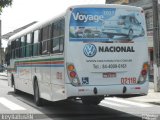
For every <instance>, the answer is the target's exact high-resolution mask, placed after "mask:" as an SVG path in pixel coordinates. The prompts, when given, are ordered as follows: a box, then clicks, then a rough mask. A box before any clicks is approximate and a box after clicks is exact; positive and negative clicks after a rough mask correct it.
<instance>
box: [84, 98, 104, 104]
mask: <svg viewBox="0 0 160 120" xmlns="http://www.w3.org/2000/svg"><path fill="white" fill-rule="evenodd" d="M102 99H104V97H83V98H82V103H83V104H85V105H98V104H99V103H100V102H101V100H102Z"/></svg>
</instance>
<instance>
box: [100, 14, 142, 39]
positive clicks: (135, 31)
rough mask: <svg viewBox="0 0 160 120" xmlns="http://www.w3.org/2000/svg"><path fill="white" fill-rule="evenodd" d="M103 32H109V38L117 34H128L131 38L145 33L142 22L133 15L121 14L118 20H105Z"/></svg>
mask: <svg viewBox="0 0 160 120" xmlns="http://www.w3.org/2000/svg"><path fill="white" fill-rule="evenodd" d="M102 33H103V34H107V36H108V37H109V38H113V37H114V36H115V35H120V36H121V35H123V36H127V37H128V39H129V40H132V39H133V38H134V37H135V36H144V34H145V32H144V29H143V27H142V25H141V23H140V22H139V21H138V20H137V19H136V17H135V16H131V15H124V16H119V17H118V20H113V19H112V20H107V21H104V22H103V29H102Z"/></svg>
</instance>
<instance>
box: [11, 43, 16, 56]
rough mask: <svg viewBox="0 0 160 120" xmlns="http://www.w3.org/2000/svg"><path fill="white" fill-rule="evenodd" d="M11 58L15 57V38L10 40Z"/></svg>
mask: <svg viewBox="0 0 160 120" xmlns="http://www.w3.org/2000/svg"><path fill="white" fill-rule="evenodd" d="M11 58H12V59H14V58H15V40H13V41H11Z"/></svg>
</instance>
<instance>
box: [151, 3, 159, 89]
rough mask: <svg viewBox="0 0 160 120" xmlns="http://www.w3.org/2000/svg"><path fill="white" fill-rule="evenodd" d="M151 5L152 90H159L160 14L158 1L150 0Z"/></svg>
mask: <svg viewBox="0 0 160 120" xmlns="http://www.w3.org/2000/svg"><path fill="white" fill-rule="evenodd" d="M152 3H153V6H152V9H153V45H154V63H153V66H154V91H155V92H160V27H159V25H160V22H159V20H160V15H159V11H160V10H159V9H160V7H159V4H158V3H159V1H158V0H152Z"/></svg>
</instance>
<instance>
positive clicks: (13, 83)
mask: <svg viewBox="0 0 160 120" xmlns="http://www.w3.org/2000/svg"><path fill="white" fill-rule="evenodd" d="M11 80H12V87H13V88H14V93H15V94H18V93H19V90H17V89H16V85H15V81H14V77H13V75H12V77H11Z"/></svg>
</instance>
